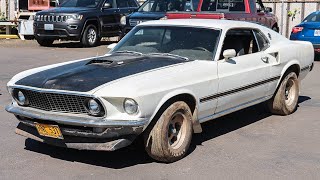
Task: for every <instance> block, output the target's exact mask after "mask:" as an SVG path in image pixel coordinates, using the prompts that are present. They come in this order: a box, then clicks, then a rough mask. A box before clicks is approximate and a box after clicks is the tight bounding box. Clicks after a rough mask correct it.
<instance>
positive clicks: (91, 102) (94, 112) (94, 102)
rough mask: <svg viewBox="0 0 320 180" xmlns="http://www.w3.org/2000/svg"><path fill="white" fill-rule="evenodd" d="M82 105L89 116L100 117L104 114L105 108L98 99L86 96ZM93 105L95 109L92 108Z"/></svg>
mask: <svg viewBox="0 0 320 180" xmlns="http://www.w3.org/2000/svg"><path fill="white" fill-rule="evenodd" d="M84 106H85V108H86V110H87V111H88V114H89V115H91V116H96V117H102V116H105V114H106V110H105V109H104V107H103V105H102V104H101V102H100V101H99V100H98V99H95V98H88V99H86V100H85V102H84ZM94 106H95V107H96V109H93V107H94Z"/></svg>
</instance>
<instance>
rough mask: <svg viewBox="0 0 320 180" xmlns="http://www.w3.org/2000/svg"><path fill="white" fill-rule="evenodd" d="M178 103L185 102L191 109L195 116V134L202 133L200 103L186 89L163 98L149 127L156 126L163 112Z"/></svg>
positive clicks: (193, 123) (193, 121) (193, 119)
mask: <svg viewBox="0 0 320 180" xmlns="http://www.w3.org/2000/svg"><path fill="white" fill-rule="evenodd" d="M177 101H184V102H185V103H186V104H187V105H188V106H189V107H190V110H191V113H192V116H193V118H192V125H193V131H194V133H200V132H202V129H201V125H200V123H199V121H198V101H197V99H196V96H195V94H194V93H192V92H191V91H190V90H186V89H183V90H176V91H173V92H170V93H168V94H166V95H165V96H163V98H162V99H161V100H160V102H159V103H158V105H157V107H156V110H155V111H154V113H153V115H152V116H151V118H150V119H151V121H150V122H149V124H148V127H149V126H152V124H154V122H156V121H157V119H159V117H160V116H161V114H162V113H163V111H165V110H166V108H167V107H169V106H170V104H172V103H174V102H177Z"/></svg>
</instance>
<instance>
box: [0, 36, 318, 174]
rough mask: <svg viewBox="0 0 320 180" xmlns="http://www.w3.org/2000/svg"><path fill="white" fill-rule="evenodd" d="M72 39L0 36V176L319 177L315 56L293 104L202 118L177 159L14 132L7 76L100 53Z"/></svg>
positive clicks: (102, 50) (103, 48) (137, 149)
mask: <svg viewBox="0 0 320 180" xmlns="http://www.w3.org/2000/svg"><path fill="white" fill-rule="evenodd" d="M107 44H109V43H108V42H104V43H103V45H101V46H99V47H96V48H81V47H80V46H79V45H78V43H69V42H68V43H64V42H62V43H58V44H55V45H54V46H53V47H50V48H45V47H39V46H38V45H37V44H36V42H34V41H21V40H0V117H1V120H0V137H1V138H0V158H1V160H0V177H1V179H248V178H250V179H253V178H254V179H256V178H259V179H260V178H261V179H275V178H280V179H302V178H304V179H319V178H320V143H319V139H320V116H319V115H320V81H319V77H320V61H318V62H315V66H314V70H313V71H312V72H311V73H310V74H309V75H308V76H307V78H306V79H305V80H304V81H302V83H301V92H300V98H299V107H298V109H297V111H296V112H295V113H294V114H292V115H290V116H286V117H284V116H273V115H271V114H268V113H266V112H265V111H264V108H263V105H257V106H254V107H251V108H247V109H244V110H242V111H239V112H235V113H233V114H231V115H228V116H225V117H222V118H219V119H216V120H214V121H211V122H207V123H205V124H203V130H204V131H203V133H202V134H196V135H194V137H193V143H192V145H191V148H190V153H189V155H188V156H187V157H185V158H184V159H182V160H180V161H178V162H175V163H171V164H163V163H158V162H155V161H153V160H152V159H151V158H149V157H148V155H147V154H146V153H145V152H144V149H143V147H141V146H138V147H137V146H130V147H128V148H124V149H121V150H118V151H115V152H96V151H78V150H72V149H64V148H59V147H53V146H50V145H46V144H42V143H38V142H36V141H33V140H30V139H26V138H24V137H21V136H18V135H16V134H15V133H14V129H15V127H16V125H17V123H18V121H17V120H16V119H15V117H14V116H13V115H12V114H9V113H7V112H6V111H5V110H4V107H5V106H6V105H7V104H9V103H10V101H11V98H10V97H9V94H8V93H7V91H6V83H7V82H8V81H9V80H10V78H11V77H12V76H13V75H15V74H17V73H18V72H21V71H23V70H26V69H30V68H33V67H38V66H43V65H47V64H53V63H58V62H63V61H68V60H73V59H80V58H85V57H90V56H97V55H103V54H105V53H106V52H107Z"/></svg>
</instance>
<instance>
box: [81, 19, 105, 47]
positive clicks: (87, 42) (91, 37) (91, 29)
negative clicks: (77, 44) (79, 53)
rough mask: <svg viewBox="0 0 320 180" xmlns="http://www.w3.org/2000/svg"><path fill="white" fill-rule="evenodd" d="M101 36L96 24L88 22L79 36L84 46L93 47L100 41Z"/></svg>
mask: <svg viewBox="0 0 320 180" xmlns="http://www.w3.org/2000/svg"><path fill="white" fill-rule="evenodd" d="M100 40H101V38H100V37H99V32H98V29H97V27H96V26H94V25H92V24H90V25H88V26H87V27H86V28H85V30H84V32H83V34H82V37H81V44H82V45H83V46H84V47H94V46H97V45H98V44H99V43H100Z"/></svg>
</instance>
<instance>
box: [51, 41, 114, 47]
mask: <svg viewBox="0 0 320 180" xmlns="http://www.w3.org/2000/svg"><path fill="white" fill-rule="evenodd" d="M112 43H117V41H101V42H100V44H99V45H98V46H107V45H110V44H112ZM50 47H51V48H52V47H54V48H91V47H83V46H82V44H81V43H80V42H75V41H61V42H59V41H55V42H54V43H53V44H52V45H51V46H50Z"/></svg>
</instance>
